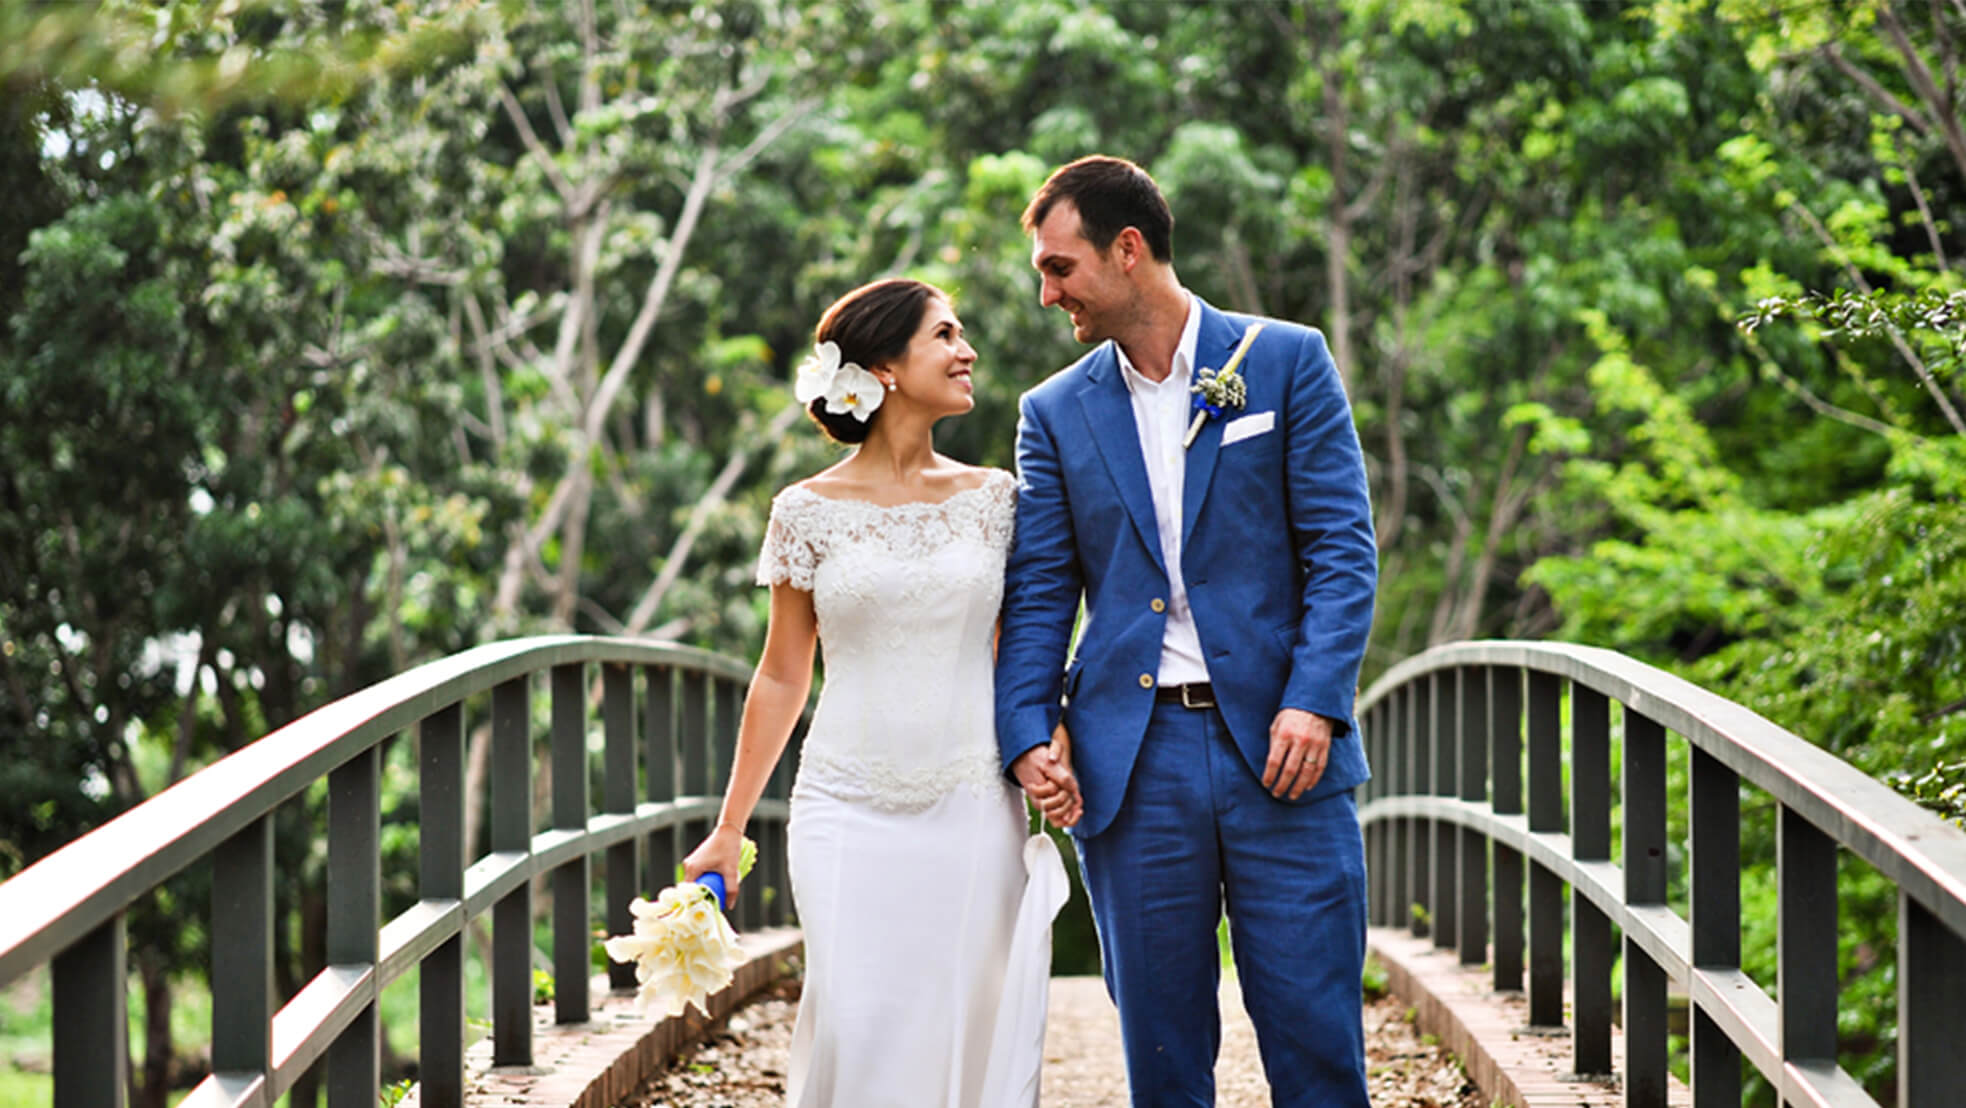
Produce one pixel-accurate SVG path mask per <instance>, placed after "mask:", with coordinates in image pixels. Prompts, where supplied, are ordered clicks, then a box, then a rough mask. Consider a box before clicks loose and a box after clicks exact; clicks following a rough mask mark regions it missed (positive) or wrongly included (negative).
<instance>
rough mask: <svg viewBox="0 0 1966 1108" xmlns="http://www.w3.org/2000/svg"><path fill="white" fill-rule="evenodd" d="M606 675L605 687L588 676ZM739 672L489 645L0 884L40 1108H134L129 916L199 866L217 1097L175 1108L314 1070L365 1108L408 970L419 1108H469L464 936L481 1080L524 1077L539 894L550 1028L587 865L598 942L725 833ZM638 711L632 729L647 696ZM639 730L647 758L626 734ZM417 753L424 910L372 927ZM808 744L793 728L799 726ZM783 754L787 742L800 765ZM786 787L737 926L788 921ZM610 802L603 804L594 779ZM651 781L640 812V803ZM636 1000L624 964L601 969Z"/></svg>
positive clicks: (529, 642) (671, 649) (657, 651)
mask: <svg viewBox="0 0 1966 1108" xmlns="http://www.w3.org/2000/svg"><path fill="white" fill-rule="evenodd" d="M596 670H597V671H598V673H597V675H596V674H595V673H594V672H593V671H596ZM541 674H547V675H549V677H548V679H547V680H546V681H545V682H544V683H545V684H547V686H548V691H549V695H550V698H551V704H550V715H551V724H550V735H549V736H548V741H547V744H546V747H547V750H548V753H547V755H546V758H547V760H548V761H550V765H551V772H552V785H551V788H552V791H551V803H550V811H548V812H545V813H541V815H542V816H543V817H544V821H543V822H544V824H545V829H544V830H542V829H541V828H540V823H541V820H539V819H537V818H536V817H535V813H534V811H533V807H534V806H533V789H534V780H535V778H534V774H535V770H536V768H537V767H536V766H535V761H536V758H535V755H534V738H535V735H534V731H535V728H534V725H533V711H532V699H531V698H532V694H533V686H534V684H535V683H536V682H535V678H536V677H538V676H539V675H541ZM596 676H597V677H598V682H599V687H600V690H601V696H600V707H601V721H600V723H601V736H602V737H601V742H600V746H601V751H600V762H601V764H600V766H598V767H595V766H593V765H591V764H590V747H589V735H590V731H591V730H592V728H591V726H590V724H591V720H590V711H589V704H590V690H591V689H592V688H593V685H594V681H595V679H596ZM749 678H750V670H749V669H748V667H746V666H744V665H743V664H741V663H739V662H736V661H734V660H732V659H729V658H725V657H721V656H718V655H715V654H710V653H707V652H704V651H700V650H695V649H692V648H688V647H682V646H676V645H670V644H662V643H651V642H646V641H640V640H630V639H610V638H596V637H587V636H571V635H569V636H553V637H543V638H530V639H518V640H513V641H508V642H501V643H494V644H490V645H487V646H483V647H479V648H477V649H474V650H469V651H466V652H464V653H461V654H457V655H454V656H452V657H449V658H444V659H441V660H438V661H434V662H431V663H429V664H427V665H422V666H419V667H417V668H415V669H412V670H409V671H408V672H405V673H402V674H400V675H398V676H396V677H393V678H390V679H389V680H387V681H383V682H381V683H380V684H377V685H374V686H372V687H370V688H368V689H365V690H363V691H361V692H358V693H355V694H353V695H351V696H348V697H345V698H343V699H341V700H337V701H335V702H334V703H332V704H329V705H327V706H325V707H322V708H320V709H319V710H317V711H315V712H313V713H311V714H309V715H307V716H304V717H302V718H301V719H298V720H296V721H294V722H293V723H291V724H289V725H287V726H285V727H282V728H280V729H279V730H277V731H274V732H273V733H271V734H269V735H267V736H266V737H264V738H263V739H261V740H259V741H258V742H255V743H253V744H252V745H250V746H248V747H246V748H245V749H244V750H241V751H239V752H238V753H236V754H233V755H232V756H230V757H228V758H226V759H224V760H223V761H220V762H218V763H216V764H214V765H212V766H209V767H207V768H206V769H204V770H203V771H201V772H199V773H197V774H195V775H193V776H191V777H189V778H187V779H185V780H184V781H182V782H180V783H178V784H177V785H175V786H173V787H172V788H170V789H168V790H166V791H165V792H163V793H160V794H158V795H157V796H156V797H154V798H152V799H151V800H150V801H148V802H147V803H145V804H142V805H140V806H139V807H137V808H134V809H132V810H130V811H128V812H126V813H124V814H123V815H121V816H119V817H117V818H116V819H115V820H113V821H111V822H110V823H108V824H105V825H104V826H103V827H101V828H99V829H97V830H96V831H94V832H92V833H91V834H89V835H86V836H84V837H82V838H80V839H78V840H76V841H75V842H73V843H71V844H69V845H67V846H65V847H63V848H62V849H61V850H59V851H57V852H55V853H54V854H52V855H50V856H48V857H47V858H45V859H43V860H42V861H40V862H39V863H37V864H36V865H34V866H32V867H29V868H28V869H26V870H24V871H22V872H21V873H19V874H18V875H16V876H15V877H13V878H12V879H11V880H9V881H7V882H5V883H4V884H0V987H4V986H5V985H7V984H8V983H10V982H12V981H14V980H15V979H17V978H19V977H21V976H22V975H24V974H26V973H29V972H32V971H34V970H36V969H37V968H39V967H40V966H42V965H48V964H52V969H53V972H52V979H53V994H54V995H53V1003H54V1028H53V1038H54V1043H53V1048H54V1076H55V1096H54V1103H55V1104H56V1105H57V1106H58V1108H71V1106H77V1108H79V1106H84V1105H86V1106H91V1108H94V1106H103V1105H110V1106H120V1105H122V1104H125V1103H127V1092H126V1089H125V1084H124V1082H125V1076H126V1074H127V1072H128V1065H129V1042H128V1013H127V1005H126V999H125V998H126V989H127V982H126V973H125V967H126V964H127V958H126V955H127V946H126V939H125V929H124V920H125V913H126V912H127V910H128V909H129V907H130V905H131V904H132V903H133V902H135V901H136V900H137V899H138V898H139V897H142V896H145V895H147V894H148V893H150V892H151V891H152V890H155V889H157V888H158V887H159V886H161V885H162V884H163V883H164V882H166V881H167V880H169V879H170V878H172V877H173V876H175V875H177V874H178V873H180V872H182V871H183V870H185V869H186V868H187V867H189V866H191V865H193V864H194V863H198V862H200V861H202V860H204V859H207V858H209V859H211V861H212V862H213V867H212V910H211V939H212V944H211V945H212V962H213V964H212V975H211V984H212V1016H211V1022H212V1026H211V1067H212V1068H211V1075H210V1076H209V1077H207V1078H206V1079H205V1080H204V1081H203V1082H202V1083H201V1084H199V1085H198V1086H197V1088H196V1089H195V1090H193V1092H192V1093H191V1094H190V1096H189V1097H188V1098H187V1099H186V1100H185V1101H184V1102H183V1103H184V1104H186V1105H192V1106H205V1105H235V1106H242V1108H243V1106H250V1105H269V1106H270V1105H272V1104H274V1103H275V1102H276V1101H277V1100H278V1098H279V1097H280V1096H281V1095H282V1094H284V1093H286V1092H287V1090H288V1089H290V1088H291V1087H292V1086H293V1085H294V1083H295V1082H296V1081H297V1080H299V1078H300V1076H301V1075H302V1074H303V1073H304V1072H306V1070H307V1069H308V1068H309V1067H310V1066H312V1065H313V1064H315V1063H316V1062H319V1061H323V1060H325V1062H326V1066H325V1071H326V1082H325V1085H326V1089H327V1092H328V1103H329V1104H330V1105H331V1106H334V1108H355V1106H356V1105H360V1106H362V1108H373V1105H374V1104H375V1103H376V1101H377V1095H378V1090H379V1087H380V1081H381V1074H380V1072H379V1062H378V1058H379V1053H380V1043H381V1033H382V1029H381V1026H380V1023H379V1021H378V1019H377V999H378V997H379V996H380V995H381V992H382V990H383V988H384V987H386V986H387V985H389V984H390V983H391V982H392V981H395V980H396V979H398V978H400V977H401V976H403V974H404V973H406V972H407V971H409V970H411V969H419V970H420V973H419V978H418V988H419V991H420V997H419V1005H420V1009H419V1021H418V1027H419V1040H420V1045H419V1057H418V1073H419V1078H420V1091H419V1096H420V1099H421V1102H422V1103H423V1104H426V1105H438V1106H447V1108H455V1106H458V1105H461V1104H462V1103H463V1101H464V1050H465V1041H466V1038H465V996H464V980H465V978H464V972H465V970H464V962H465V951H464V935H465V929H466V927H467V925H469V924H470V923H471V921H473V920H476V919H478V918H480V917H483V916H486V915H489V916H490V917H491V924H492V937H491V955H490V967H489V968H490V979H491V980H490V984H491V1016H492V1032H491V1034H492V1040H493V1063H494V1064H495V1065H529V1064H531V1062H532V1051H533V1046H532V999H533V955H534V947H533V925H534V915H535V913H534V905H533V894H532V889H533V882H534V879H535V878H543V877H550V880H551V881H552V886H551V888H552V901H553V910H552V936H553V937H552V947H553V949H552V965H553V971H554V978H555V980H556V982H557V983H558V987H557V988H556V989H555V990H554V1001H553V1003H554V1007H555V1019H556V1020H557V1021H558V1022H562V1023H574V1022H581V1021H584V1020H586V1019H587V1018H588V1004H589V998H588V990H587V987H586V983H587V981H588V975H589V972H590V969H589V966H590V962H589V959H590V957H591V951H592V947H593V944H594V937H593V923H594V920H595V912H594V906H593V905H592V903H591V897H592V895H593V888H594V882H593V881H592V876H593V865H594V861H595V856H596V855H599V856H600V859H599V861H600V866H601V874H602V877H603V882H602V887H603V888H604V889H605V893H604V894H603V895H604V900H605V909H604V912H603V913H602V914H603V915H604V916H605V923H606V927H607V930H608V931H609V933H613V934H619V933H625V932H627V931H630V930H632V928H633V920H632V919H631V917H630V915H629V912H628V902H629V900H630V899H631V898H632V897H633V896H634V895H636V894H637V893H638V892H653V891H654V890H655V889H657V888H659V887H661V886H663V885H667V884H669V883H671V881H672V880H673V873H674V868H675V864H676V862H677V860H678V859H679V858H680V857H681V854H680V851H681V850H683V849H685V848H686V847H687V846H689V845H692V844H693V843H694V842H695V841H696V839H697V838H698V837H699V836H701V835H702V834H704V833H707V831H708V830H709V828H710V826H711V824H712V822H713V821H714V820H715V817H716V813H717V809H718V805H719V797H718V796H717V792H718V790H719V788H720V783H721V776H722V771H723V767H725V766H727V765H728V764H729V762H730V756H731V753H732V750H733V748H734V746H735V740H736V734H737V723H738V716H739V712H740V708H741V705H742V702H743V695H744V689H745V686H746V683H747V682H748V680H749ZM638 685H639V686H640V687H641V695H640V698H639V699H640V711H639V712H638V711H637V686H638ZM476 697H488V699H489V726H490V760H489V773H488V778H489V789H490V803H489V805H488V808H487V822H488V824H489V831H490V851H489V852H488V853H485V854H483V855H481V856H478V857H476V858H475V859H473V858H472V857H471V855H472V845H473V844H470V843H467V842H466V841H465V837H464V829H465V815H464V813H465V791H466V759H467V751H466V741H465V719H466V707H467V702H470V703H472V704H473V705H474V706H475V705H479V704H480V702H477V701H472V700H471V698H476ZM638 717H639V719H640V721H641V727H640V734H639V736H638V735H637V718H638ZM412 728H414V729H415V732H416V738H417V748H416V765H417V788H418V808H419V819H418V823H419V835H420V841H419V844H418V852H419V863H418V866H419V869H418V874H417V895H418V898H419V899H418V900H417V902H416V903H415V904H414V905H412V906H411V907H410V908H409V909H408V910H406V911H404V912H403V913H401V914H400V915H398V916H396V917H395V918H394V919H391V920H389V921H387V922H386V923H385V922H383V921H382V920H381V918H380V916H381V905H382V897H381V872H380V867H381V858H382V842H381V834H380V820H381V815H382V813H381V799H382V788H381V757H380V754H381V748H382V744H384V743H385V742H386V741H387V740H388V739H390V738H391V737H392V736H395V735H398V734H400V733H404V732H407V731H409V730H411V729H412ZM801 730H803V728H801ZM797 741H798V736H795V737H794V742H795V743H796V742H797ZM795 760H796V755H793V756H792V757H788V758H786V759H783V760H781V768H780V771H779V772H778V773H776V774H775V775H774V776H773V778H772V780H771V783H770V785H769V787H768V788H767V790H766V799H765V800H764V801H763V802H762V803H760V804H759V806H758V810H757V815H756V817H755V827H756V830H754V832H753V834H754V835H755V836H756V837H757V838H758V839H759V870H758V872H757V873H755V874H753V876H752V878H751V882H750V883H751V884H753V885H758V886H761V887H766V888H771V889H775V890H777V891H778V894H779V895H776V896H773V897H771V898H770V903H769V904H766V903H765V901H766V898H765V897H762V896H758V895H747V896H745V897H743V898H741V899H740V901H739V909H738V911H739V918H738V920H737V922H738V924H739V926H740V927H750V926H757V925H759V924H779V923H784V922H786V921H787V920H788V919H789V918H790V912H791V905H790V897H789V895H785V894H786V893H787V892H788V890H789V883H788V881H787V870H786V850H785V845H786V844H785V826H786V818H787V808H788V806H787V802H786V799H785V798H786V796H787V795H788V790H789V781H790V766H791V764H792V763H793V762H794V761H795ZM595 768H598V769H599V770H600V776H601V780H602V786H601V789H600V792H601V794H602V795H601V796H600V798H599V803H598V804H597V803H596V802H595V798H594V797H593V796H591V795H590V787H589V781H590V771H591V770H593V769H595ZM644 776H646V782H647V784H646V788H645V789H644V788H643V787H642V785H641V782H642V780H643V778H644ZM323 779H325V780H326V781H327V783H328V784H327V817H326V829H325V831H326V838H327V873H326V900H327V934H326V947H327V963H328V965H327V967H326V968H325V969H323V970H321V972H320V973H318V974H316V975H315V976H314V977H313V978H312V980H310V981H308V982H307V983H306V984H305V985H304V987H302V988H301V989H300V991H299V992H298V993H297V994H296V995H294V996H293V997H292V998H291V999H289V1000H288V1001H287V1002H286V1003H285V1004H279V1003H278V1002H277V1000H276V990H275V981H274V968H273V957H274V930H273V929H274V928H275V926H277V925H278V922H279V921H278V920H277V919H276V917H275V912H274V895H273V891H274V883H275V881H277V880H280V879H281V878H280V876H279V875H278V874H277V873H276V871H275V860H274V838H273V816H274V810H275V809H276V808H277V807H278V806H279V805H281V804H282V803H283V802H285V801H288V800H290V799H292V798H293V797H295V796H296V795H298V794H300V793H301V792H303V791H304V790H306V789H308V788H309V787H310V786H312V785H313V784H315V783H316V782H318V781H321V780H323ZM610 985H611V986H613V987H616V988H627V989H632V988H633V987H634V985H635V978H634V967H633V966H632V965H614V966H611V967H610Z"/></svg>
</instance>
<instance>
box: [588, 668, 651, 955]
mask: <svg viewBox="0 0 1966 1108" xmlns="http://www.w3.org/2000/svg"><path fill="white" fill-rule="evenodd" d="M601 721H602V722H601V725H602V727H603V728H604V729H605V736H606V737H605V739H604V740H603V741H604V742H605V744H606V746H605V749H604V752H603V754H602V764H603V765H604V766H605V767H606V769H607V774H606V776H605V777H604V778H603V779H602V784H601V807H602V809H603V810H604V811H606V812H607V813H608V814H609V815H615V816H632V815H634V814H635V786H636V780H637V774H636V767H635V671H634V670H632V669H630V668H629V667H628V666H627V665H625V664H623V663H620V662H608V663H605V664H603V665H602V666H601ZM639 845H640V844H639V843H638V842H637V840H635V839H623V840H622V841H621V842H618V843H615V844H614V845H613V846H610V847H608V850H607V862H606V880H605V881H604V882H603V884H602V887H603V888H604V889H606V890H607V904H606V906H605V908H604V918H605V921H606V926H607V933H608V934H610V935H625V934H628V933H629V932H630V931H633V930H634V929H635V917H634V915H633V913H631V912H629V911H628V904H629V902H630V901H632V900H633V899H634V898H635V894H636V893H637V892H638V891H639V890H638V889H637V888H636V885H635V880H636V877H637V876H638V872H637V871H638V870H639V868H640V866H639V858H638V855H639V854H640V853H641V852H640V850H638V849H637V847H638V846H639ZM651 891H653V890H651ZM608 988H609V989H610V990H613V991H616V992H623V991H626V992H632V991H634V989H635V964H634V963H633V962H617V961H614V960H613V959H609V960H608Z"/></svg>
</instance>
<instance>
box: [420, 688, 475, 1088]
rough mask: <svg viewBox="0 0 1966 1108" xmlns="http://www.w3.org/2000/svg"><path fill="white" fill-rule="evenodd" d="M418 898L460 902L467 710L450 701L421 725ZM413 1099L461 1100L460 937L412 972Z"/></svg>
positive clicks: (464, 846) (464, 848)
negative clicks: (414, 1031) (414, 1030)
mask: <svg viewBox="0 0 1966 1108" xmlns="http://www.w3.org/2000/svg"><path fill="white" fill-rule="evenodd" d="M417 743H418V757H417V760H418V770H419V772H418V774H417V812H418V826H417V838H418V844H417V851H418V858H417V896H418V897H420V898H421V899H423V900H443V901H452V902H455V903H457V904H460V905H461V904H462V903H463V902H464V864H465V858H466V856H467V854H468V853H469V851H468V847H467V844H466V843H465V841H464V709H463V706H462V705H458V704H451V705H448V706H446V707H443V708H439V709H438V710H437V711H435V712H433V713H431V714H430V715H429V716H427V717H425V718H424V721H423V726H422V727H421V728H420V729H419V731H418V736H417ZM417 992H418V998H417V1005H418V1015H417V1025H416V1026H417V1100H418V1103H419V1104H422V1105H423V1106H424V1108H463V1105H464V936H463V935H462V934H457V935H452V936H451V937H450V938H448V939H445V940H444V941H443V943H442V944H441V945H440V946H438V947H437V949H435V950H433V951H431V952H430V953H429V954H428V955H427V956H425V958H424V959H423V962H422V964H421V965H420V966H419V967H418V970H417Z"/></svg>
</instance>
